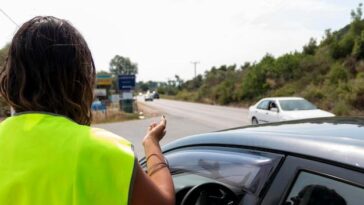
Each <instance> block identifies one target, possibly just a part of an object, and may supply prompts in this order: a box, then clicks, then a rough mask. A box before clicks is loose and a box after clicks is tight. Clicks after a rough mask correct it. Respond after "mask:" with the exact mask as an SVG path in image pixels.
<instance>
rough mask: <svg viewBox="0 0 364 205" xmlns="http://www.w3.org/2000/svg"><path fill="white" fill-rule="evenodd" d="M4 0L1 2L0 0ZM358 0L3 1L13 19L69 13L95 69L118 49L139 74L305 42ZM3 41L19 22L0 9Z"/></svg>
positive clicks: (181, 71)
mask: <svg viewBox="0 0 364 205" xmlns="http://www.w3.org/2000/svg"><path fill="white" fill-rule="evenodd" d="M4 2H5V3H4ZM360 2H361V1H358V0H250V1H247V0H104V1H94V0H88V1H87V0H77V1H76V0H62V1H52V0H32V1H25V0H22V1H21V0H11V1H5V0H3V3H1V4H0V9H2V10H3V11H5V12H6V13H7V14H8V15H9V16H10V17H11V18H12V19H13V20H14V21H15V22H16V23H17V24H18V25H22V23H24V22H25V21H27V20H29V19H30V18H32V17H34V16H38V15H52V16H56V17H59V18H63V19H66V20H68V21H70V22H71V23H72V24H73V25H74V26H75V27H76V28H77V29H78V30H79V31H80V32H81V33H82V34H83V36H84V37H85V39H86V41H87V42H88V44H89V47H90V49H91V52H92V54H93V57H94V60H95V64H96V67H97V70H99V71H101V70H105V71H107V70H108V69H109V63H110V60H111V59H112V58H113V57H114V56H115V55H121V56H124V57H129V58H130V59H131V61H133V62H135V63H137V64H138V68H139V73H138V75H137V80H138V81H148V80H154V81H167V80H168V79H174V76H175V75H179V76H180V77H181V78H182V79H184V80H188V79H191V78H193V76H194V67H193V64H192V63H191V62H193V61H198V62H199V64H198V65H197V74H203V73H204V72H205V71H206V70H209V69H210V68H211V67H212V66H220V65H224V64H228V65H231V64H236V65H238V66H240V65H242V64H244V63H245V62H256V61H259V60H260V59H261V58H262V57H263V56H264V55H265V54H266V53H270V54H272V55H274V56H276V57H278V56H280V55H282V54H285V53H289V52H292V51H295V50H298V51H300V50H302V46H303V45H305V44H306V43H307V42H308V41H309V39H310V38H311V37H313V38H316V39H317V40H318V41H320V40H321V39H322V36H323V34H324V32H325V30H326V29H329V28H330V29H332V30H337V29H340V28H342V27H343V26H345V25H346V24H348V23H350V12H351V10H352V9H354V8H356V7H357V6H358V4H359V3H360ZM0 28H1V30H0V47H3V46H4V45H5V44H6V43H8V42H10V41H11V39H12V36H13V35H14V33H15V32H16V31H17V26H16V25H15V24H13V23H12V22H11V21H10V20H9V19H7V18H6V17H5V16H4V15H3V14H2V13H0Z"/></svg>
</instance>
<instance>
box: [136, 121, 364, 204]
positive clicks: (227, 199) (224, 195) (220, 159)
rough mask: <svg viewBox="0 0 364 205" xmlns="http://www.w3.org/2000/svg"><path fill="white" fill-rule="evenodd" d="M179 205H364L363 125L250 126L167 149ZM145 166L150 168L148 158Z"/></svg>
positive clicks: (180, 142) (301, 123)
mask: <svg viewBox="0 0 364 205" xmlns="http://www.w3.org/2000/svg"><path fill="white" fill-rule="evenodd" d="M163 152H164V154H165V156H166V159H167V160H168V161H169V166H170V171H171V173H172V175H173V181H174V184H175V190H176V199H177V201H176V204H177V205H180V204H183V205H195V204H196V205H197V204H198V205H233V204H236V205H255V204H262V205H313V204H320V205H326V204H333V205H346V204H347V205H359V204H364V119H363V118H322V119H312V120H302V121H292V122H285V123H276V124H267V125H263V126H250V127H246V128H239V129H234V130H227V131H221V132H215V133H209V134H202V135H197V136H190V137H186V138H182V139H180V140H177V141H174V142H172V143H170V144H168V145H166V146H164V147H163ZM141 163H142V164H144V166H145V161H144V159H143V160H141Z"/></svg>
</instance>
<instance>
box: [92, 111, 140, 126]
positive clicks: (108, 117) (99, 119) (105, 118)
mask: <svg viewBox="0 0 364 205" xmlns="http://www.w3.org/2000/svg"><path fill="white" fill-rule="evenodd" d="M92 114H93V120H92V124H99V123H109V122H121V121H127V120H136V119H139V115H138V114H137V113H125V112H121V111H120V110H119V108H117V107H109V108H108V109H107V111H106V112H101V111H93V112H92Z"/></svg>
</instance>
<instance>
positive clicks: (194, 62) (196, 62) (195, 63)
mask: <svg viewBox="0 0 364 205" xmlns="http://www.w3.org/2000/svg"><path fill="white" fill-rule="evenodd" d="M191 63H192V64H193V67H194V69H195V78H196V68H197V64H199V63H200V62H198V61H192V62H191Z"/></svg>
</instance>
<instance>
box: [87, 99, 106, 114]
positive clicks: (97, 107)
mask: <svg viewBox="0 0 364 205" xmlns="http://www.w3.org/2000/svg"><path fill="white" fill-rule="evenodd" d="M91 109H92V110H93V111H103V112H104V111H106V105H105V104H104V103H102V102H101V101H100V100H95V101H93V102H92V104H91Z"/></svg>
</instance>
